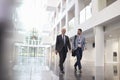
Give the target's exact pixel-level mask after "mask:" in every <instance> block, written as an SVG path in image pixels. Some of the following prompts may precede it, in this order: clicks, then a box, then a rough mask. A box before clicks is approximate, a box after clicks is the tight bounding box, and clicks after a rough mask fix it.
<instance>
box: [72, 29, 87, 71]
mask: <svg viewBox="0 0 120 80" xmlns="http://www.w3.org/2000/svg"><path fill="white" fill-rule="evenodd" d="M84 48H85V37H84V36H83V35H82V29H78V32H77V35H75V37H74V41H73V44H72V49H73V50H75V52H76V58H77V61H76V63H75V64H74V68H75V71H77V66H78V69H79V71H80V73H81V72H82V71H81V69H82V66H81V59H82V54H83V51H84Z"/></svg>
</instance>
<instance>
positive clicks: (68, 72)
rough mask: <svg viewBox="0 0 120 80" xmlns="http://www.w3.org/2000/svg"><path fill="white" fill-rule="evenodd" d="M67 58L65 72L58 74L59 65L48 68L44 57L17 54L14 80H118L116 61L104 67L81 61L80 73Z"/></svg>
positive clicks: (119, 71)
mask: <svg viewBox="0 0 120 80" xmlns="http://www.w3.org/2000/svg"><path fill="white" fill-rule="evenodd" d="M71 63H72V61H71ZM71 63H70V60H69V59H67V60H66V62H65V65H64V66H65V74H64V75H63V74H59V67H58V66H56V67H57V68H56V69H53V68H54V66H52V67H53V68H52V69H50V68H49V67H48V66H47V65H46V64H45V59H44V57H23V56H19V60H18V63H17V64H16V65H15V66H14V68H13V69H14V71H15V80H120V77H119V75H120V67H119V64H118V63H115V64H105V67H104V68H103V67H94V64H93V63H90V62H82V73H81V74H80V73H79V72H74V68H73V66H72V65H73V64H71Z"/></svg>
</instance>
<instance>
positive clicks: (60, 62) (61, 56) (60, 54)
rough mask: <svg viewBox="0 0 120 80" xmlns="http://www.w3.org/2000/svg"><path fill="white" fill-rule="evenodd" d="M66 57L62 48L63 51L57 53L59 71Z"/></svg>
mask: <svg viewBox="0 0 120 80" xmlns="http://www.w3.org/2000/svg"><path fill="white" fill-rule="evenodd" d="M66 56H67V52H66V50H65V48H64V47H63V49H62V50H61V51H60V52H59V57H60V59H59V67H60V70H61V71H63V69H64V67H63V63H64V62H65V59H66Z"/></svg>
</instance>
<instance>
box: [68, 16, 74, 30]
mask: <svg viewBox="0 0 120 80" xmlns="http://www.w3.org/2000/svg"><path fill="white" fill-rule="evenodd" d="M74 24H75V18H72V19H71V20H70V21H69V26H68V31H70V30H71V29H73V28H74Z"/></svg>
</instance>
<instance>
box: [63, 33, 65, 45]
mask: <svg viewBox="0 0 120 80" xmlns="http://www.w3.org/2000/svg"><path fill="white" fill-rule="evenodd" d="M63 42H64V44H65V36H64V35H63Z"/></svg>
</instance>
